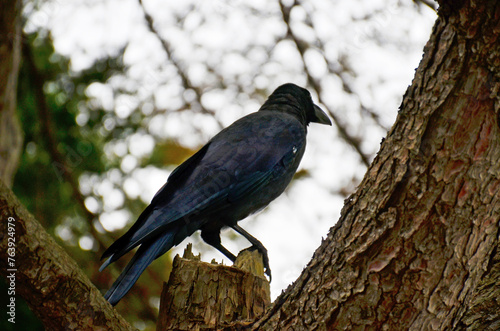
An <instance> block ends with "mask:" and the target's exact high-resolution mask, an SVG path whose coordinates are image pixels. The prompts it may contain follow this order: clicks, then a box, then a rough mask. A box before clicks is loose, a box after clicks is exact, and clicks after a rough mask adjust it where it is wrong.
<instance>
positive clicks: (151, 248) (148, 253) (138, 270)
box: [104, 229, 177, 306]
mask: <svg viewBox="0 0 500 331" xmlns="http://www.w3.org/2000/svg"><path fill="white" fill-rule="evenodd" d="M172 230H173V231H169V232H167V233H164V234H162V235H161V236H159V237H158V238H157V239H156V240H154V241H153V242H152V243H147V244H146V243H143V244H142V245H141V247H139V249H138V250H137V252H136V253H135V255H134V257H133V258H132V260H130V262H129V263H128V264H127V266H126V267H125V269H124V270H123V271H122V273H121V274H120V276H119V277H118V278H117V279H116V281H115V282H114V283H113V286H111V288H110V289H109V290H108V292H106V294H105V295H104V297H105V298H106V300H108V301H109V303H111V304H112V305H113V306H114V305H116V304H117V303H118V301H120V299H121V298H122V297H123V296H124V295H125V294H127V292H128V291H129V290H130V288H132V286H133V285H134V284H135V282H136V281H137V279H138V278H139V276H140V275H141V274H142V272H143V271H144V269H146V267H147V266H148V265H150V264H151V262H153V260H154V259H156V258H157V257H159V256H160V255H161V254H163V253H164V252H166V251H168V250H169V249H170V248H171V247H172V246H173V243H174V237H175V234H176V232H177V231H176V229H172ZM106 262H107V261H106ZM105 264H106V263H105Z"/></svg>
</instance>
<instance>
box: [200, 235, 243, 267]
mask: <svg viewBox="0 0 500 331" xmlns="http://www.w3.org/2000/svg"><path fill="white" fill-rule="evenodd" d="M201 238H202V239H203V240H204V241H205V242H206V243H207V244H209V245H211V246H212V247H214V248H216V249H217V250H218V251H219V252H221V253H222V254H224V255H225V256H226V257H227V258H228V259H230V260H231V262H234V261H235V260H236V256H234V254H233V253H231V252H230V251H229V250H228V249H227V248H226V247H224V246H222V244H221V242H220V232H217V233H215V232H208V231H203V230H202V231H201Z"/></svg>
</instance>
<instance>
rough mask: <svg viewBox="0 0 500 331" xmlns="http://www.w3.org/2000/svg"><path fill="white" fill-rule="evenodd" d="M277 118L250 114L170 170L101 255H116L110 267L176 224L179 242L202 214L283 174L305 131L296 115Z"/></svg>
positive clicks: (298, 153) (299, 152)
mask: <svg viewBox="0 0 500 331" xmlns="http://www.w3.org/2000/svg"><path fill="white" fill-rule="evenodd" d="M277 115H282V114H279V113H278V114H277ZM277 115H276V113H275V112H257V113H254V114H251V115H249V116H246V117H244V118H242V119H240V120H238V121H236V122H235V123H234V124H233V125H231V126H230V127H228V128H226V129H224V130H222V131H221V132H220V133H219V134H218V135H216V136H215V137H214V138H212V140H211V141H210V142H209V143H208V144H207V145H205V147H203V148H202V149H201V150H200V151H198V152H197V153H196V154H195V155H193V156H192V157H191V158H189V159H188V160H187V161H185V162H184V163H183V164H181V165H180V166H179V167H178V168H177V169H176V170H174V172H172V174H171V175H170V177H169V178H168V181H167V183H166V184H165V185H164V186H163V187H162V188H161V189H160V191H158V193H157V194H156V195H155V197H154V198H153V200H152V202H151V205H150V206H148V208H146V210H145V211H144V212H143V214H141V216H140V217H139V219H138V220H137V222H136V223H135V224H134V225H133V226H132V227H131V229H130V230H129V231H128V232H127V233H126V234H125V235H124V236H123V237H122V238H123V239H122V238H120V239H119V240H118V241H116V242H115V244H113V245H112V246H111V247H110V248H109V249H108V250H107V251H106V252H105V254H104V255H103V257H106V256H110V255H112V254H114V256H113V257H112V261H110V262H109V263H111V262H113V261H115V260H116V259H118V258H119V257H120V256H122V255H123V254H125V253H126V252H128V251H129V250H131V249H132V248H134V247H136V246H137V245H139V244H141V243H143V242H145V241H146V240H148V239H149V238H153V237H156V236H158V235H159V234H160V233H162V232H164V231H168V229H169V228H170V227H173V226H174V224H175V227H176V228H177V229H179V230H178V231H180V232H181V233H182V234H184V235H180V234H179V235H178V239H176V240H175V243H174V244H177V242H180V241H182V240H183V239H184V238H185V237H186V236H189V235H191V233H193V232H194V231H196V230H197V229H199V228H200V227H201V226H202V225H203V224H199V221H200V220H202V219H203V215H208V214H213V213H215V212H217V211H220V210H224V209H225V208H228V207H229V208H230V205H231V203H232V202H234V201H237V200H239V199H241V198H243V197H246V196H248V195H250V194H255V193H256V192H258V191H259V190H260V189H261V188H262V187H264V186H266V185H267V184H268V183H269V181H270V180H271V178H273V176H279V175H280V173H281V172H283V171H284V170H286V169H287V167H288V166H289V164H290V163H291V162H293V161H294V159H295V158H296V157H299V158H300V157H301V156H302V152H303V149H304V147H305V129H304V128H303V126H302V125H301V124H300V122H298V121H297V120H295V119H294V118H293V117H291V116H288V115H286V114H284V115H282V116H277ZM280 193H281V192H280ZM193 215H195V216H193ZM197 215H200V216H199V217H196V216H197ZM120 241H121V242H120ZM113 246H115V247H113ZM108 251H109V252H108Z"/></svg>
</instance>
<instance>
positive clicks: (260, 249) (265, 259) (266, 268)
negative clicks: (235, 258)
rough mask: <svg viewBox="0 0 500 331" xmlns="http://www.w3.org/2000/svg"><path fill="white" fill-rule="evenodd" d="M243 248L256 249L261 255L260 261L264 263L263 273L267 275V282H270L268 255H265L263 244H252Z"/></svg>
mask: <svg viewBox="0 0 500 331" xmlns="http://www.w3.org/2000/svg"><path fill="white" fill-rule="evenodd" d="M244 250H245V251H255V250H257V251H258V252H259V253H260V255H261V256H262V263H263V264H264V273H265V274H266V275H267V276H269V282H271V280H272V276H271V267H269V257H268V256H267V249H266V248H265V247H264V246H262V247H259V246H257V245H252V246H250V247H248V248H245V249H244Z"/></svg>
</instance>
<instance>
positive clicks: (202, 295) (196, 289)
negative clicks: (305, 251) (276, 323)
mask: <svg viewBox="0 0 500 331" xmlns="http://www.w3.org/2000/svg"><path fill="white" fill-rule="evenodd" d="M270 293H271V291H270V287H269V282H268V281H267V279H266V278H265V276H264V263H263V262H262V256H261V255H260V253H259V252H258V251H256V250H253V251H249V250H243V251H242V252H240V253H239V254H238V256H237V257H236V261H234V265H233V266H232V267H230V266H225V265H222V264H217V263H215V262H212V263H206V262H201V261H200V255H198V256H194V255H193V253H192V252H191V244H188V247H187V249H185V250H184V255H183V257H182V258H181V257H179V255H177V256H176V257H175V258H174V263H173V265H172V272H171V273H170V276H169V279H168V283H163V290H162V293H161V299H160V312H159V315H158V323H157V328H156V329H157V330H162V331H164V330H177V331H180V330H188V331H192V330H207V329H209V330H212V329H217V330H221V329H224V330H232V329H238V328H245V327H247V326H248V325H250V324H251V323H252V322H253V321H255V320H256V319H257V318H259V317H260V316H262V315H263V314H264V312H265V311H266V308H267V307H268V306H269V304H270V303H271V295H270Z"/></svg>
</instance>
